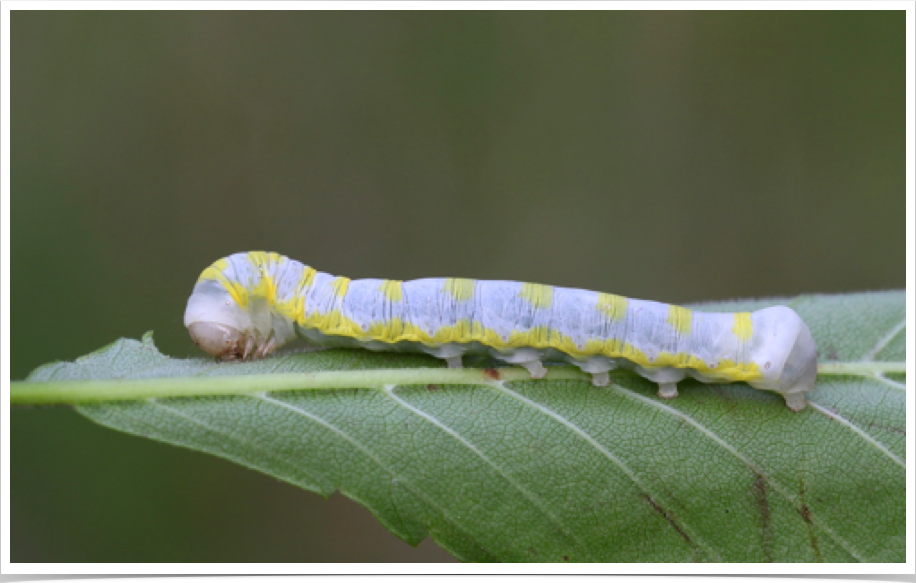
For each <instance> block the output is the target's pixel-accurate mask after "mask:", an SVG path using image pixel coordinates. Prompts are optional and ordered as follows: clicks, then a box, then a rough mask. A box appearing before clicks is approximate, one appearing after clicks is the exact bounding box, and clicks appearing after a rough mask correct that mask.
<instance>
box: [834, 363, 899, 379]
mask: <svg viewBox="0 0 916 583" xmlns="http://www.w3.org/2000/svg"><path fill="white" fill-rule="evenodd" d="M881 373H900V374H904V373H906V363H905V362H825V363H822V364H819V365H817V374H818V375H859V376H871V375H874V374H881Z"/></svg>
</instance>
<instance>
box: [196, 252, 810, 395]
mask: <svg viewBox="0 0 916 583" xmlns="http://www.w3.org/2000/svg"><path fill="white" fill-rule="evenodd" d="M185 324H186V325H187V326H188V328H189V330H190V332H191V336H192V338H193V339H194V341H195V342H197V343H198V344H199V345H200V346H201V347H202V348H204V350H206V351H207V352H209V353H210V354H213V355H214V356H219V357H221V358H224V359H235V358H251V357H261V356H265V355H266V354H268V353H270V352H271V351H272V350H274V349H276V348H277V347H279V346H282V345H284V344H286V343H288V342H291V341H293V340H296V339H297V338H299V339H304V340H305V341H307V342H309V343H312V344H316V345H319V346H341V345H346V346H365V347H368V348H372V349H373V350H379V349H385V347H388V346H390V347H391V349H392V350H398V351H400V350H412V351H420V352H426V353H429V354H432V355H434V356H436V357H438V358H444V359H446V360H447V361H448V363H449V365H450V366H454V365H458V364H460V362H461V355H462V354H471V353H483V354H486V355H489V356H491V357H493V358H496V359H499V360H503V361H505V362H510V363H514V364H520V365H522V366H525V367H526V368H528V369H529V370H530V371H532V375H535V376H538V377H540V376H542V375H543V371H544V368H543V366H542V364H541V361H543V360H547V359H550V360H556V359H558V358H559V359H563V360H566V361H568V362H571V363H572V364H575V365H576V366H579V367H580V368H581V369H582V370H583V371H586V372H588V373H590V374H591V375H592V377H593V382H594V383H595V384H596V385H600V386H604V385H606V384H608V382H610V381H609V377H608V372H609V371H610V370H613V369H615V368H628V369H632V370H633V371H635V372H636V373H637V374H639V375H641V376H643V377H645V378H647V379H649V380H651V381H653V382H656V383H658V384H659V395H660V396H661V397H663V398H670V397H674V396H676V395H677V390H676V383H677V382H678V381H680V380H682V379H683V378H685V377H693V378H695V379H697V380H699V381H702V382H738V381H744V382H747V383H748V384H750V385H751V386H752V387H755V388H757V389H761V390H767V391H774V392H777V393H779V394H781V395H783V397H785V399H786V403H787V404H788V405H789V406H790V407H791V408H793V409H800V408H802V407H804V405H805V398H804V395H805V393H806V392H808V391H810V390H812V389H813V388H814V383H815V380H816V371H817V359H816V355H817V346H816V344H815V342H814V340H813V338H812V337H811V333H810V331H809V330H808V327H807V326H806V325H805V323H804V322H803V321H802V320H801V318H799V316H798V314H796V313H795V312H794V311H793V310H791V309H790V308H787V307H784V306H774V307H770V308H765V309H762V310H758V311H756V312H750V313H749V312H741V313H710V312H695V311H692V310H689V309H687V308H682V307H679V306H671V305H668V304H662V303H658V302H651V301H646V300H637V299H629V298H625V297H622V296H617V295H613V294H607V293H597V292H589V291H585V290H574V289H568V288H562V287H554V286H548V285H539V284H529V283H524V284H518V283H514V282H503V281H477V280H472V279H458V278H435V279H422V280H414V281H405V282H401V281H395V280H359V279H358V280H352V281H351V280H350V279H348V278H346V277H335V276H332V275H329V274H326V273H322V272H320V271H316V270H315V269H313V268H311V267H308V266H306V265H303V264H301V263H299V262H297V261H294V260H291V259H288V258H286V257H283V256H282V255H278V254H276V253H263V252H251V253H247V254H244V253H242V254H236V255H232V256H229V257H226V258H224V259H220V260H219V261H216V262H214V263H213V264H212V265H211V266H210V267H208V268H207V269H205V270H204V272H203V273H202V274H201V276H200V278H199V279H198V281H197V284H196V285H195V287H194V291H193V293H192V294H191V297H190V298H189V300H188V307H187V310H186V311H185Z"/></svg>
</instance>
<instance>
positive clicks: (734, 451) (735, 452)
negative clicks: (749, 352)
mask: <svg viewBox="0 0 916 583" xmlns="http://www.w3.org/2000/svg"><path fill="white" fill-rule="evenodd" d="M612 386H613V387H614V390H616V391H619V392H620V393H622V394H623V395H625V396H627V397H630V398H631V399H634V400H636V401H639V402H642V403H645V404H647V405H649V406H652V407H655V408H656V409H660V410H661V411H664V412H666V413H668V414H670V415H673V416H675V417H678V418H680V419H681V420H683V421H685V422H687V423H689V424H690V425H692V426H693V427H695V428H696V429H697V430H698V431H700V432H701V433H702V434H703V435H705V436H706V437H708V438H709V439H711V440H712V441H714V442H715V443H716V444H718V445H719V446H720V447H722V448H724V449H725V450H726V451H727V452H729V453H730V454H732V455H733V456H735V457H736V458H738V460H740V461H741V462H742V463H744V464H745V465H746V466H747V467H748V468H750V470H751V471H752V472H754V473H755V474H756V475H758V476H760V477H761V478H762V479H763V480H764V481H765V482H767V483H768V484H769V485H770V487H771V488H773V490H774V491H775V492H778V493H779V495H780V496H782V497H783V498H785V499H786V500H788V501H789V503H790V504H792V505H793V506H794V507H795V508H796V510H798V511H799V513H801V511H802V507H801V505H800V504H799V503H798V501H797V500H796V498H795V496H792V495H791V494H788V493H787V490H786V489H785V488H783V486H782V484H780V483H779V482H777V481H776V480H775V479H774V478H772V477H770V476H768V475H767V474H766V473H764V471H763V470H762V469H761V468H760V467H759V466H758V465H757V464H755V463H754V462H753V461H752V460H751V459H750V458H748V457H746V456H745V455H744V454H742V453H741V452H739V451H738V450H737V449H735V448H734V447H733V446H731V445H730V444H729V443H728V442H726V441H725V440H723V439H722V438H721V437H719V436H718V435H716V434H715V433H714V432H713V431H712V430H710V429H709V428H708V427H706V426H705V425H703V424H702V423H700V422H699V421H697V420H695V419H694V418H693V417H691V416H690V415H687V414H686V413H683V412H682V411H680V410H678V409H675V408H673V407H670V406H669V405H665V404H664V403H658V402H656V401H654V400H652V399H649V398H648V397H645V396H643V395H640V394H639V393H636V392H633V391H631V390H629V389H627V388H625V387H622V386H620V385H618V384H616V383H615V384H613V385H612ZM807 515H808V517H809V518H810V520H811V523H812V524H815V525H817V526H818V527H819V528H821V529H822V530H823V531H824V532H826V533H827V535H828V536H830V538H832V539H833V540H834V541H836V543H837V544H839V545H840V546H842V547H843V548H844V549H846V552H848V553H849V554H850V555H852V556H853V557H855V558H856V559H857V560H858V561H860V562H864V559H863V558H862V556H861V555H860V554H859V552H858V551H856V550H855V548H853V547H852V545H850V544H849V543H848V542H846V541H845V540H843V539H842V538H840V536H839V535H838V534H836V533H835V532H833V529H831V528H830V527H828V526H827V525H826V524H823V523H822V522H821V521H820V519H818V518H817V517H816V516H815V515H814V513H813V512H811V511H810V509H809V510H808V513H807Z"/></svg>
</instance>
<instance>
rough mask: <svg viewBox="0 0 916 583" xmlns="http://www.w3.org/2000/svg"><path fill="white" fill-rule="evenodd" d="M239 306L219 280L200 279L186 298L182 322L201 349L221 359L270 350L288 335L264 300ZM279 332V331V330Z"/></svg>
mask: <svg viewBox="0 0 916 583" xmlns="http://www.w3.org/2000/svg"><path fill="white" fill-rule="evenodd" d="M248 304H249V305H247V306H245V307H242V306H240V305H239V304H238V303H237V302H236V301H235V299H234V298H233V297H232V296H231V295H230V294H229V292H228V291H226V289H225V288H223V286H222V285H220V284H219V283H218V282H215V281H209V280H202V281H199V282H198V283H197V285H196V286H195V287H194V292H193V293H192V294H191V297H190V298H189V299H188V307H187V309H186V310H185V314H184V324H185V326H187V328H188V332H189V333H190V334H191V339H192V340H193V341H194V343H195V344H197V345H198V346H200V348H201V349H202V350H204V352H206V353H207V354H210V355H212V356H215V357H217V358H220V359H222V360H246V359H249V358H261V357H264V356H267V355H268V354H270V353H271V352H272V351H273V350H274V349H275V348H277V346H279V345H280V344H281V343H282V342H283V341H284V340H285V338H284V337H285V336H286V335H287V334H286V333H285V331H284V330H282V328H283V323H284V322H282V321H277V322H276V323H277V325H278V326H277V328H280V329H275V326H274V323H275V320H276V318H274V317H273V315H272V314H271V312H270V308H269V306H268V304H267V302H266V300H259V299H255V300H252V301H249V302H248ZM278 332H280V333H279V334H278Z"/></svg>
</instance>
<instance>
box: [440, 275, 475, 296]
mask: <svg viewBox="0 0 916 583" xmlns="http://www.w3.org/2000/svg"><path fill="white" fill-rule="evenodd" d="M476 289H477V281H476V280H474V279H461V278H456V277H450V278H448V279H446V280H445V284H444V285H443V286H442V290H443V291H445V293H447V294H450V295H451V296H452V297H453V298H455V299H456V300H458V301H459V302H466V301H468V300H469V299H471V298H473V297H474V291H475V290H476Z"/></svg>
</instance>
